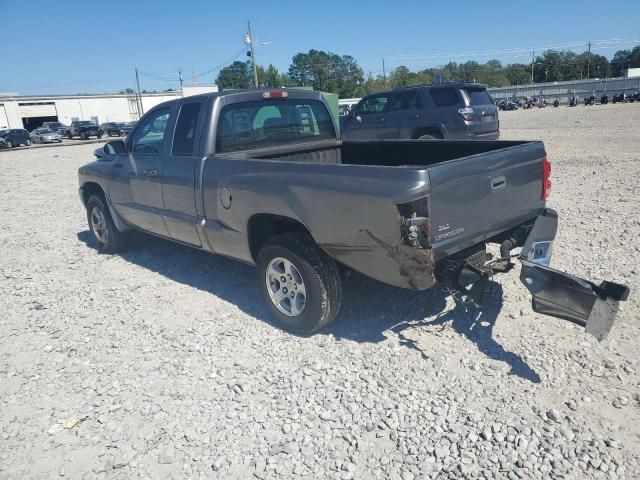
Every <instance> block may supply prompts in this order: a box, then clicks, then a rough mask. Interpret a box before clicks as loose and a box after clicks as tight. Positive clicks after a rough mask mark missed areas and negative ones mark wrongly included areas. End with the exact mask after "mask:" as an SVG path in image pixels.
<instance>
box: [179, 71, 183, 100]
mask: <svg viewBox="0 0 640 480" xmlns="http://www.w3.org/2000/svg"><path fill="white" fill-rule="evenodd" d="M178 77H179V78H180V95H183V93H182V70H181V69H178Z"/></svg>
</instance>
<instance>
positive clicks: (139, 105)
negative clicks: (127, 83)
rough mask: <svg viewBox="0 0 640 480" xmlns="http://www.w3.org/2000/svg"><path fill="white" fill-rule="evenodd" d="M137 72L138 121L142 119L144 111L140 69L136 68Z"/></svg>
mask: <svg viewBox="0 0 640 480" xmlns="http://www.w3.org/2000/svg"><path fill="white" fill-rule="evenodd" d="M135 71H136V85H137V86H138V119H140V117H141V116H142V114H143V113H144V110H143V109H142V94H141V93H140V77H139V76H138V67H136V68H135Z"/></svg>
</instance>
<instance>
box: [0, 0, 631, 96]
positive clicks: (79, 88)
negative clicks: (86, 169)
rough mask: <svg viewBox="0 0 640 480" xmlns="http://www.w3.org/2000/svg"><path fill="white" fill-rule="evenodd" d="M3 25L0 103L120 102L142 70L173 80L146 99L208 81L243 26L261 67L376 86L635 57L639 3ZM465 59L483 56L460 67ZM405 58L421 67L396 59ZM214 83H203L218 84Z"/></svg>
mask: <svg viewBox="0 0 640 480" xmlns="http://www.w3.org/2000/svg"><path fill="white" fill-rule="evenodd" d="M515 5H518V6H515ZM96 6H98V8H96ZM0 14H1V17H0V42H1V44H2V45H3V48H2V51H3V53H2V55H1V57H2V61H1V62H0V92H18V93H21V94H26V93H37V94H44V93H77V92H87V93H94V92H108V91H117V90H120V89H123V88H127V87H133V86H134V67H136V66H137V67H138V68H139V69H140V70H142V71H143V72H146V73H148V74H151V75H154V76H156V77H160V78H167V79H168V80H160V79H157V78H155V79H154V78H151V77H149V76H145V75H143V76H141V78H140V80H141V87H142V88H143V89H148V90H153V89H158V90H160V89H166V88H175V87H176V86H178V73H177V70H178V67H182V69H183V71H184V72H185V73H184V79H185V82H187V83H190V81H191V70H192V65H193V68H194V69H195V71H196V72H204V71H206V70H210V69H211V68H212V67H215V66H216V65H219V64H221V63H223V62H225V61H227V60H230V59H231V58H232V57H233V56H234V55H235V54H237V53H238V52H239V51H240V50H241V49H242V48H243V35H244V33H245V32H246V24H247V20H251V22H252V26H253V29H254V34H255V36H256V37H257V40H258V41H270V42H271V44H270V45H268V46H260V47H258V49H257V59H258V63H259V64H263V65H267V64H268V63H273V64H274V65H276V66H277V67H278V68H279V69H280V70H285V71H286V69H287V68H288V65H289V63H290V60H291V57H292V56H293V55H294V54H295V53H296V52H299V51H308V50H309V49H311V48H315V49H319V50H329V51H332V52H335V53H338V54H341V55H343V54H349V55H352V56H354V57H355V58H356V59H357V60H358V62H359V63H360V65H361V66H362V67H363V68H364V69H365V71H366V72H368V71H372V72H373V73H374V74H375V73H378V72H380V71H381V70H382V58H383V57H385V58H386V64H387V69H391V68H393V67H395V66H398V65H400V64H406V65H407V66H408V67H410V68H412V69H417V68H424V67H426V66H434V65H438V64H444V63H446V62H447V61H449V60H454V61H463V60H467V59H474V60H477V61H479V62H484V61H486V60H489V59H490V58H498V59H499V60H501V61H503V62H504V63H511V62H516V61H521V62H525V63H526V62H528V61H529V59H530V56H531V53H530V51H528V50H529V49H530V48H531V47H543V46H557V47H562V46H566V45H574V44H577V43H581V42H582V43H586V42H587V41H588V40H592V41H598V40H612V39H622V40H623V41H621V42H617V43H616V42H613V43H596V44H594V49H593V51H595V52H597V53H601V54H604V55H606V56H607V57H611V56H612V55H613V54H614V53H615V51H616V50H618V49H622V48H629V47H632V46H633V45H634V43H633V42H630V41H629V39H635V41H636V42H638V41H639V40H640V2H638V1H637V0H635V1H631V0H611V1H608V2H606V3H603V2H602V1H599V2H588V1H574V0H571V1H553V2H552V1H549V0H540V1H538V2H530V3H528V4H525V3H524V2H514V1H513V0H511V1H499V2H479V1H477V0H476V1H471V2H465V1H457V2H441V1H440V2H434V3H433V6H432V5H430V4H429V2H426V1H424V0H422V1H405V2H399V1H396V2H392V1H389V0H387V1H377V0H372V1H368V2H365V1H362V2H355V1H352V2H350V1H348V0H346V1H345V0H343V1H340V2H337V1H333V0H325V1H323V2H313V1H297V2H294V1H288V0H286V1H278V2H272V3H271V2H268V1H266V0H263V1H261V2H254V1H251V0H245V1H236V2H231V1H224V2H218V1H214V0H209V1H181V2H179V1H164V0H156V1H148V0H129V1H121V0H107V1H106V2H102V1H99V0H98V1H91V0H83V1H76V0H64V1H43V0H30V1H26V0H0ZM636 44H637V43H636ZM573 48H574V49H576V50H582V48H581V46H580V45H577V46H575V47H573ZM585 48H586V47H585ZM507 49H513V50H515V51H505V50H507ZM465 52H481V53H473V54H472V53H469V54H468V55H460V54H461V53H465ZM482 52H494V54H492V55H487V54H484V53H482ZM398 55H414V56H415V55H425V56H424V57H423V58H415V57H414V58H403V59H401V58H393V57H397V56H398ZM238 58H239V59H241V60H243V59H245V58H246V57H245V56H244V54H241V55H240V56H239V57H238ZM215 75H216V74H215V73H211V74H209V75H206V76H204V77H203V78H200V79H199V83H200V84H202V83H212V82H213V80H214V79H215Z"/></svg>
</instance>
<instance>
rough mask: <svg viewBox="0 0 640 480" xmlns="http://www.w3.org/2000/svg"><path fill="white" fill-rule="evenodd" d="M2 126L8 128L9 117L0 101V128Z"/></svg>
mask: <svg viewBox="0 0 640 480" xmlns="http://www.w3.org/2000/svg"><path fill="white" fill-rule="evenodd" d="M3 128H9V119H8V118H7V112H6V110H5V109H4V105H3V104H1V103H0V130H1V129H3Z"/></svg>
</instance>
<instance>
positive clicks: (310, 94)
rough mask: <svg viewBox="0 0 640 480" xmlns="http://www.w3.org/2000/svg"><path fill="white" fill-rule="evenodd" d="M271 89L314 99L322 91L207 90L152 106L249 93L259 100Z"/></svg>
mask: <svg viewBox="0 0 640 480" xmlns="http://www.w3.org/2000/svg"><path fill="white" fill-rule="evenodd" d="M273 91H286V92H287V93H288V94H289V97H291V98H301V99H314V100H322V92H318V91H316V90H307V89H301V88H252V89H243V90H223V91H222V92H208V93H200V94H198V95H190V96H188V97H180V98H174V99H172V100H167V101H166V102H162V103H159V104H158V105H155V106H154V107H153V110H155V109H157V108H158V107H163V106H166V105H172V104H174V103H176V102H184V101H189V100H190V99H198V98H199V99H204V98H218V97H220V98H222V97H228V98H233V97H235V96H247V95H248V94H249V96H250V97H255V98H252V99H251V100H259V99H262V98H263V97H262V94H263V93H265V92H273Z"/></svg>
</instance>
